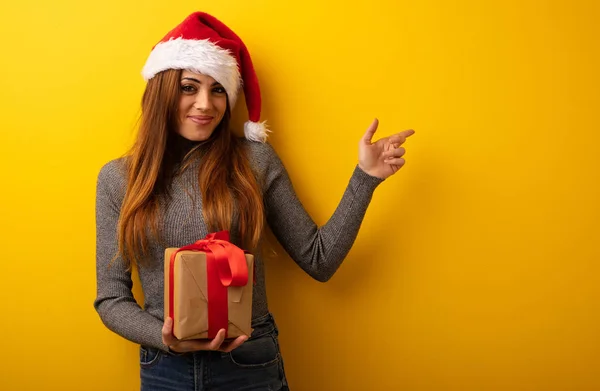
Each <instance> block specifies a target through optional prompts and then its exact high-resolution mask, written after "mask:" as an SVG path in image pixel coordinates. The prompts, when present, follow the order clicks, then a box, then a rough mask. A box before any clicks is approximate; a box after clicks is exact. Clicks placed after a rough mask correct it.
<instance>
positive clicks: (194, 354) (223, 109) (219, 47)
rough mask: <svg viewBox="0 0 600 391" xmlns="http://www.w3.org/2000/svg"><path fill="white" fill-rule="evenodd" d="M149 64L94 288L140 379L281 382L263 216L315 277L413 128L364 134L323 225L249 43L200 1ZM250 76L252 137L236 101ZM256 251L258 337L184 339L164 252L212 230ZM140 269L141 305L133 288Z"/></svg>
mask: <svg viewBox="0 0 600 391" xmlns="http://www.w3.org/2000/svg"><path fill="white" fill-rule="evenodd" d="M143 75H144V77H145V79H146V80H147V81H148V83H147V87H146V90H145V92H144V96H143V99H142V121H141V125H140V130H139V134H138V136H137V140H136V142H135V144H134V146H133V148H132V150H131V151H130V153H129V154H127V155H126V156H125V157H122V158H119V159H115V160H112V161H110V162H108V163H107V164H106V165H104V167H102V169H101V171H100V173H99V176H98V183H97V206H96V213H97V298H96V300H95V302H94V306H95V308H96V310H97V311H98V313H99V315H100V317H101V319H102V321H103V323H104V324H105V325H106V326H107V327H108V328H109V329H110V330H112V331H114V332H115V333H117V334H119V335H121V336H122V337H124V338H126V339H128V340H130V341H133V342H135V343H138V344H140V365H141V384H142V390H188V389H189V390H196V389H211V390H285V389H288V388H287V381H286V377H285V371H284V367H283V361H282V358H281V354H280V350H279V345H278V329H277V326H276V324H275V321H274V319H273V316H272V315H271V313H270V312H269V309H268V305H267V299H266V292H265V280H264V269H263V262H262V259H261V256H260V242H261V238H262V235H263V230H264V228H265V225H266V224H268V225H269V227H270V228H271V230H272V231H273V233H274V234H275V236H276V238H277V239H278V240H279V242H280V243H281V244H282V246H283V247H284V248H285V250H286V251H287V252H288V253H289V254H290V256H291V257H292V258H293V259H294V261H295V262H296V263H297V264H298V265H299V266H300V267H301V268H302V269H303V270H305V271H306V272H307V273H308V274H310V275H311V276H312V277H314V278H315V279H317V280H319V281H327V280H328V279H329V278H330V277H331V276H332V275H333V274H334V272H335V271H336V270H337V269H338V267H339V266H340V264H341V263H342V261H343V259H344V257H345V256H346V255H347V253H348V251H349V250H350V248H351V246H352V244H353V242H354V240H355V238H356V235H357V233H358V230H359V227H360V224H361V222H362V219H363V216H364V214H365V211H366V209H367V206H368V204H369V202H370V200H371V197H372V194H373V191H374V190H375V188H376V187H377V186H378V185H379V184H380V183H381V182H382V181H383V180H384V179H386V178H387V177H389V176H390V175H392V174H393V173H395V172H396V171H397V170H398V169H400V167H402V165H403V164H404V160H403V159H402V156H403V154H404V149H403V148H401V147H399V146H400V145H401V144H402V143H403V142H404V141H405V139H406V137H408V136H410V135H411V134H412V133H413V131H412V130H411V131H406V132H402V133H398V134H396V135H394V136H391V137H388V138H384V139H381V140H379V141H377V142H376V143H371V139H372V137H373V135H374V133H375V130H376V128H377V121H375V122H374V123H373V124H372V125H371V127H369V129H368V130H367V132H366V133H365V135H364V137H363V138H362V139H361V140H360V143H359V163H358V164H357V166H356V167H355V168H354V171H353V173H352V176H351V177H350V181H349V184H348V187H347V189H346V191H345V193H344V195H343V197H342V200H341V202H340V204H339V206H338V208H337V209H336V211H335V213H334V214H333V215H332V217H331V218H330V220H329V221H328V222H327V224H325V225H324V226H322V227H317V226H316V225H315V223H314V222H313V220H312V219H311V218H310V216H309V215H308V214H307V213H306V211H305V209H304V208H303V207H302V205H301V203H300V201H299V200H298V199H297V197H296V195H295V193H294V190H293V187H292V184H291V182H290V179H289V177H288V174H287V172H286V170H285V168H284V166H283V164H282V162H281V160H280V159H279V158H278V156H277V154H276V153H275V151H274V150H273V148H272V147H271V146H270V145H269V144H268V143H267V142H266V136H267V130H266V128H265V126H264V122H263V123H261V122H259V120H260V92H259V88H258V81H257V78H256V75H255V74H254V69H253V67H252V62H251V60H250V56H249V54H248V51H247V49H246V47H245V46H244V44H243V43H242V41H241V40H240V39H239V37H237V35H235V34H234V33H233V32H232V31H231V30H230V29H229V28H227V27H226V26H225V25H224V24H223V23H221V22H220V21H218V20H217V19H215V18H214V17H212V16H210V15H208V14H205V13H200V12H197V13H194V14H192V15H190V16H189V17H188V18H186V19H185V20H184V21H183V22H182V23H181V24H180V25H178V26H177V27H176V28H174V29H173V30H172V31H170V32H169V33H168V34H167V35H166V36H165V37H164V38H163V39H162V40H161V42H159V43H158V44H157V45H156V46H155V47H154V48H153V50H152V52H151V53H150V56H149V58H148V60H147V62H146V64H145V66H144V69H143ZM242 85H243V89H244V94H245V97H246V103H247V107H248V113H249V121H248V122H247V123H246V124H245V131H244V133H245V138H238V137H235V136H233V134H232V133H231V131H230V129H229V120H230V113H231V110H232V108H233V107H234V105H235V102H236V99H237V96H238V93H239V92H240V90H241V88H242ZM219 230H228V231H230V235H231V241H232V242H233V243H234V244H236V245H238V246H239V247H241V248H243V249H245V250H248V251H250V252H252V253H254V254H255V255H256V256H255V263H256V269H255V273H256V284H255V286H254V293H253V303H252V316H253V317H252V327H253V329H254V331H253V332H252V335H251V336H241V337H238V338H236V339H235V340H233V341H228V342H226V341H224V330H221V331H220V332H219V334H217V337H216V338H215V339H213V340H194V341H179V340H177V339H176V338H175V337H174V336H173V335H172V333H171V330H172V319H170V318H167V319H163V278H164V274H163V256H164V251H165V248H167V247H182V246H184V245H187V244H190V243H193V242H195V241H196V240H198V239H201V238H203V237H205V236H206V235H207V234H208V233H210V232H215V231H219ZM134 267H135V268H137V270H138V273H139V277H140V281H141V283H142V289H143V292H144V309H142V308H140V307H139V306H138V304H137V303H136V301H135V299H134V297H133V294H132V291H131V288H132V280H131V270H132V269H133V268H134Z"/></svg>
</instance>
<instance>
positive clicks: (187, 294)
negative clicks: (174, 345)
mask: <svg viewBox="0 0 600 391" xmlns="http://www.w3.org/2000/svg"><path fill="white" fill-rule="evenodd" d="M175 251H177V249H176V248H168V249H166V251H165V262H164V265H165V274H164V275H165V278H164V286H165V288H164V310H165V311H164V313H165V319H166V318H167V317H168V316H169V264H170V259H171V254H172V253H173V252H175ZM245 256H246V262H247V264H248V283H247V284H246V285H245V286H239V287H237V286H235V287H234V286H230V287H228V288H227V296H228V299H227V300H228V303H229V304H228V316H229V324H228V328H227V338H228V339H230V338H235V337H239V336H240V335H247V336H250V335H251V334H252V326H251V322H252V288H253V281H254V274H253V273H254V256H253V255H252V254H245ZM174 266H175V267H174V274H175V275H174V306H173V307H174V319H173V335H174V336H175V337H176V338H178V339H180V340H189V339H207V338H208V300H207V298H208V294H207V280H206V253H205V252H203V251H185V250H184V251H180V252H179V253H177V255H176V256H175V265H174Z"/></svg>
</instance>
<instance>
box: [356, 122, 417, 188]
mask: <svg viewBox="0 0 600 391" xmlns="http://www.w3.org/2000/svg"><path fill="white" fill-rule="evenodd" d="M378 125H379V120H377V119H375V120H374V121H373V123H372V124H371V126H369V128H368V129H367V131H366V132H365V135H364V136H363V137H362V138H361V140H360V142H359V145H358V166H359V167H360V168H361V169H362V170H363V171H364V172H366V173H367V174H369V175H371V176H374V177H377V178H381V179H386V178H388V177H390V176H391V175H393V174H394V173H395V172H397V171H398V170H399V169H400V168H402V166H403V165H404V163H405V161H404V158H403V156H404V153H405V152H406V150H405V149H404V148H403V147H401V145H402V144H404V142H405V141H406V138H408V137H409V136H412V135H413V134H414V133H415V131H414V130H412V129H409V130H405V131H403V132H400V133H397V134H394V135H392V136H389V137H385V138H382V139H379V140H377V141H376V142H374V143H372V142H371V140H372V139H373V135H374V134H375V131H376V130H377V126H378Z"/></svg>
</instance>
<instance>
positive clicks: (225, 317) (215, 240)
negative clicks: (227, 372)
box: [169, 231, 248, 339]
mask: <svg viewBox="0 0 600 391" xmlns="http://www.w3.org/2000/svg"><path fill="white" fill-rule="evenodd" d="M190 250H191V251H204V252H205V253H206V278H207V289H208V293H207V294H208V298H207V299H208V338H210V339H213V338H215V337H216V336H217V332H218V331H219V330H220V329H225V338H227V329H228V325H229V312H228V308H227V307H228V299H227V287H229V286H244V285H246V283H247V282H248V265H247V264H246V257H245V255H244V254H245V251H244V250H242V249H240V248H239V247H237V246H235V245H234V244H232V243H231V242H229V232H228V231H220V232H216V233H211V234H208V235H207V236H206V237H205V238H204V239H202V240H198V241H197V242H195V243H194V244H190V245H188V246H184V247H181V248H179V249H177V250H176V251H174V252H173V254H171V259H170V264H169V317H170V318H172V319H175V317H174V307H175V303H174V297H173V296H174V285H175V277H174V270H175V257H176V256H177V253H178V252H180V251H190Z"/></svg>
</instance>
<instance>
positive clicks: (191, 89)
mask: <svg viewBox="0 0 600 391" xmlns="http://www.w3.org/2000/svg"><path fill="white" fill-rule="evenodd" d="M181 91H183V92H186V93H190V92H194V91H195V88H194V87H193V86H191V85H189V84H188V85H183V86H181Z"/></svg>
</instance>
